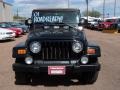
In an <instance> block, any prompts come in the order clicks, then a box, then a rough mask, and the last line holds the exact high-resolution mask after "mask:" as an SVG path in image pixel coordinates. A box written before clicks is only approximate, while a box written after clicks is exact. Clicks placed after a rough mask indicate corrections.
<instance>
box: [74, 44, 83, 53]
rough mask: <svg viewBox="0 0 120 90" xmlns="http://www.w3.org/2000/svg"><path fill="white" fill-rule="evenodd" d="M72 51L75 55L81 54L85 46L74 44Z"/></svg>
mask: <svg viewBox="0 0 120 90" xmlns="http://www.w3.org/2000/svg"><path fill="white" fill-rule="evenodd" d="M72 49H73V51H74V52H75V53H80V52H81V51H82V50H83V45H82V43H81V42H74V43H73V45H72Z"/></svg>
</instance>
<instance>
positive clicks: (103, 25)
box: [98, 18, 120, 30]
mask: <svg viewBox="0 0 120 90" xmlns="http://www.w3.org/2000/svg"><path fill="white" fill-rule="evenodd" d="M115 24H116V28H119V25H120V20H119V19H117V18H106V19H105V21H103V22H101V23H100V24H99V27H98V29H99V30H103V29H107V28H111V27H112V26H115Z"/></svg>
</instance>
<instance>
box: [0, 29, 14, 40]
mask: <svg viewBox="0 0 120 90" xmlns="http://www.w3.org/2000/svg"><path fill="white" fill-rule="evenodd" d="M14 38H15V32H14V31H12V30H9V29H4V28H0V40H9V39H10V40H14Z"/></svg>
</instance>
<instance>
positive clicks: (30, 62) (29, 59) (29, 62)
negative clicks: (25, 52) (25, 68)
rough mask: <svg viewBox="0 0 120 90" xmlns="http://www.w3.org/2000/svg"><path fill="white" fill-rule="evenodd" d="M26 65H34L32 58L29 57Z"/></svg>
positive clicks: (26, 59)
mask: <svg viewBox="0 0 120 90" xmlns="http://www.w3.org/2000/svg"><path fill="white" fill-rule="evenodd" d="M25 63H26V64H32V63H33V59H32V57H27V58H25Z"/></svg>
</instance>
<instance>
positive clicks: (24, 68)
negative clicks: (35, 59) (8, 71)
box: [13, 63, 101, 73]
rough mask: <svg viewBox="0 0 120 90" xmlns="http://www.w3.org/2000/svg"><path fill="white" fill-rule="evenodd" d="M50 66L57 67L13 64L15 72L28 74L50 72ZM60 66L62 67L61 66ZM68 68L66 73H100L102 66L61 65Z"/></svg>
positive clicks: (97, 64) (95, 64)
mask: <svg viewBox="0 0 120 90" xmlns="http://www.w3.org/2000/svg"><path fill="white" fill-rule="evenodd" d="M48 66H57V65H25V64H18V63H15V64H13V70H14V71H15V72H28V73H43V72H46V73H47V72H48ZM59 66H60V65H59ZM61 66H65V67H66V73H80V72H88V71H99V70H100V68H101V65H100V64H99V63H94V64H89V65H61Z"/></svg>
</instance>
